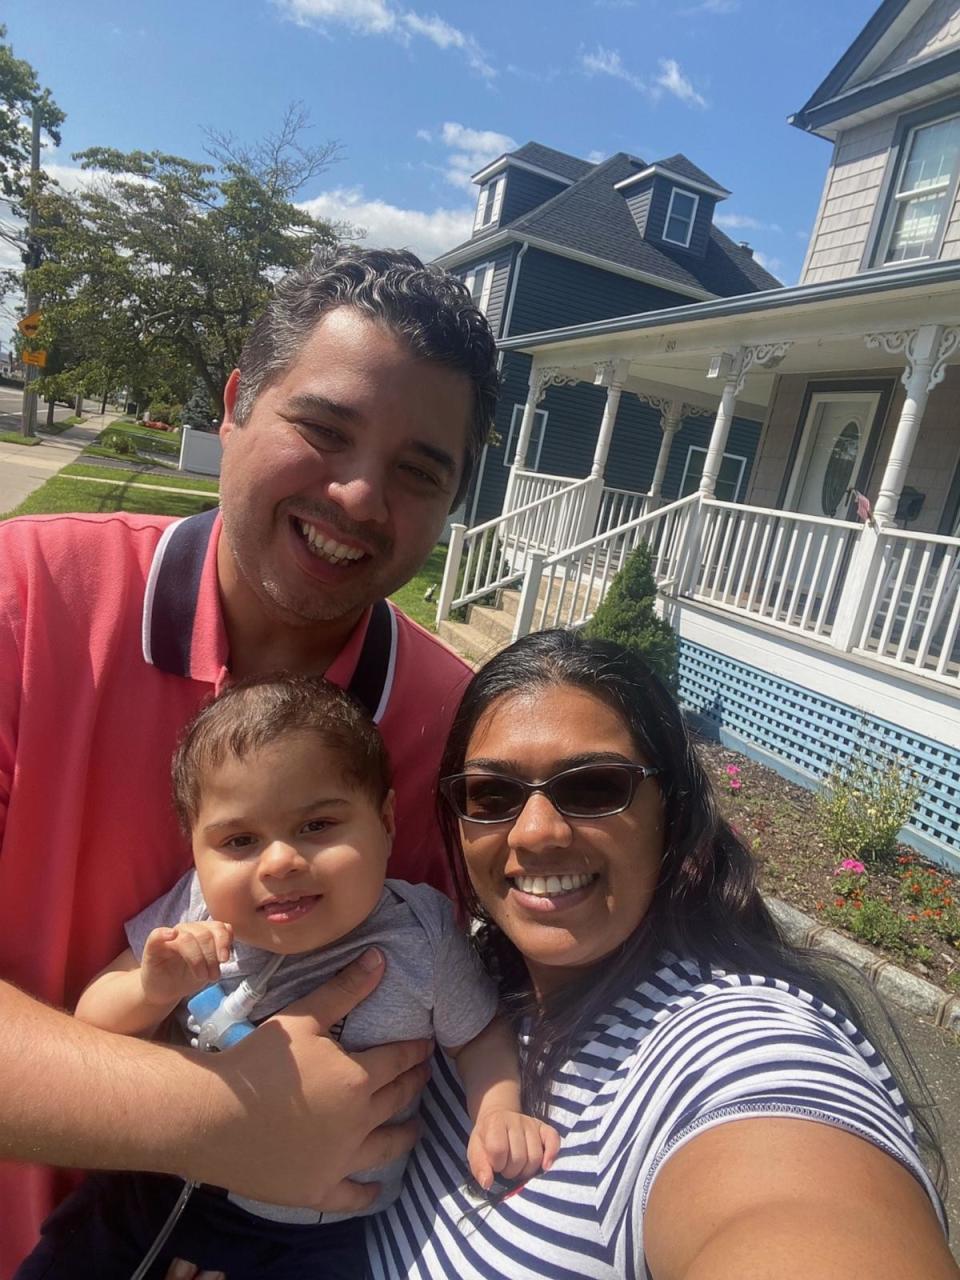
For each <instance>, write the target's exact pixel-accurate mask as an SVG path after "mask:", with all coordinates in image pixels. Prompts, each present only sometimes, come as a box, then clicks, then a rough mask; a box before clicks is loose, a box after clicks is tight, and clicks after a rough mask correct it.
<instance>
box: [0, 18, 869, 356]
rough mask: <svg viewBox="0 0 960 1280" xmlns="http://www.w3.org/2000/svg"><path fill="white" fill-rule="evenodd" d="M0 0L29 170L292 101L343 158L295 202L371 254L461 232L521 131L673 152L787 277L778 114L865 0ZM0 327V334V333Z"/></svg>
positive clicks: (809, 82)
mask: <svg viewBox="0 0 960 1280" xmlns="http://www.w3.org/2000/svg"><path fill="white" fill-rule="evenodd" d="M413 3H414V7H411V8H408V7H407V5H406V4H405V3H403V2H402V0H163V3H160V2H159V0H140V2H139V3H137V4H131V3H130V2H129V0H123V2H122V3H121V2H120V0H83V3H79V4H78V3H77V0H5V2H4V6H3V15H2V17H3V21H4V22H5V23H6V25H7V28H8V34H7V39H8V41H9V42H10V43H11V44H12V45H13V48H14V52H15V53H16V54H17V56H18V57H22V58H26V59H27V60H28V61H29V62H31V63H32V64H33V66H34V67H35V68H36V70H37V72H38V75H39V77H40V81H41V83H42V84H44V85H46V86H48V87H49V88H50V89H51V91H52V93H53V95H54V97H55V99H56V100H57V102H58V103H59V105H60V106H61V107H62V108H63V109H64V110H65V111H66V114H67V119H66V124H65V126H64V129H63V142H62V145H61V147H60V148H59V149H57V150H56V151H53V150H48V151H46V152H45V154H44V161H43V162H44V166H45V168H47V170H48V171H49V172H51V173H52V174H53V175H54V176H56V177H57V178H58V179H59V180H61V181H62V182H64V183H65V184H70V183H72V182H75V181H76V180H77V178H76V174H77V167H76V165H75V163H74V162H73V160H72V154H73V153H75V152H77V151H80V150H83V149H84V148H86V147H91V146H111V147H116V148H118V149H120V150H124V151H126V150H134V149H139V150H144V151H153V150H158V151H163V152H167V153H174V154H178V155H183V156H187V157H189V158H191V159H203V158H204V155H203V149H204V145H205V133H204V130H205V128H209V129H213V130H216V131H218V132H220V133H229V134H232V135H233V136H234V137H235V138H236V139H237V140H238V141H241V142H254V141H256V140H257V139H259V138H261V137H263V136H264V135H265V134H268V133H269V132H271V131H272V130H274V129H276V127H277V126H278V124H279V122H280V120H281V118H282V116H283V113H284V110H285V109H286V108H287V107H288V106H289V105H290V104H291V103H292V102H294V101H299V102H302V103H303V104H304V106H305V107H306V110H307V111H308V113H309V117H310V121H311V132H310V135H309V137H310V140H311V141H313V142H314V143H317V144H319V143H322V142H326V141H332V142H336V143H338V144H339V158H338V159H337V161H336V163H334V164H333V165H331V167H330V168H329V169H328V170H327V171H326V172H325V173H323V174H321V175H319V176H318V177H317V178H315V179H314V180H313V182H312V183H311V184H310V186H309V188H307V189H305V190H304V191H303V192H302V193H301V199H302V200H303V202H304V203H305V204H306V205H307V207H308V208H309V209H310V210H311V211H312V212H314V213H316V214H318V215H320V216H325V217H329V218H332V219H336V220H345V221H348V222H349V223H351V224H352V225H353V226H354V227H357V228H362V229H365V230H366V233H367V234H366V238H365V242H366V243H368V244H371V245H389V246H401V245H402V246H407V247H409V248H412V249H414V250H416V251H417V252H419V253H420V254H421V255H422V256H424V257H426V258H431V257H434V256H436V255H437V254H439V253H442V252H443V251H444V250H446V249H449V248H451V247H452V246H453V245H455V244H457V243H459V242H460V241H462V240H465V239H467V238H468V237H469V236H470V233H471V228H472V220H473V207H474V204H475V201H476V192H477V188H476V187H475V186H474V185H473V184H472V183H471V181H470V175H471V174H472V173H474V172H476V171H477V170H478V169H480V168H482V167H483V165H485V164H486V163H488V162H489V161H490V160H493V159H495V158H496V157H497V156H499V155H501V154H502V153H503V152H504V151H508V150H512V149H513V148H514V147H516V146H520V145H522V144H523V143H525V142H529V141H536V142H540V143H543V144H545V145H547V146H550V147H555V148H557V149H558V150H561V151H565V152H568V153H570V154H572V155H576V156H579V157H581V158H582V159H586V160H594V161H597V160H600V159H602V158H605V157H606V156H609V155H611V154H613V153H614V152H617V151H625V152H628V153H630V154H631V155H633V156H637V157H640V158H642V159H643V160H645V161H646V162H647V163H653V162H654V161H656V160H658V159H663V158H665V157H667V156H671V155H673V154H675V153H677V152H682V153H683V154H685V155H686V156H688V157H689V158H690V159H691V160H692V161H693V162H694V163H695V164H697V165H699V166H700V168H701V169H704V170H706V172H707V173H708V174H710V175H711V177H713V178H714V179H715V180H716V181H717V182H718V183H719V184H720V185H721V186H723V187H726V188H727V189H728V190H729V191H731V192H732V195H731V196H730V198H729V199H728V200H726V201H724V202H723V203H722V204H720V205H719V206H718V209H717V214H716V221H717V223H718V224H719V225H720V226H721V227H723V229H724V230H725V231H726V232H727V233H728V234H729V235H731V236H733V237H734V238H735V239H737V240H746V241H748V242H749V243H750V244H751V245H752V246H753V247H754V249H755V251H756V255H757V257H758V259H759V260H760V261H761V262H762V263H763V264H764V265H765V266H766V267H767V268H768V269H769V270H770V271H772V272H773V273H774V274H775V275H776V276H777V277H778V278H779V279H781V280H782V281H783V282H784V283H785V284H792V283H795V282H796V281H797V279H798V276H799V273H800V270H801V267H802V263H803V256H804V252H805V249H806V243H807V240H808V237H809V234H810V231H811V228H812V225H813V221H814V218H815V216H816V210H817V205H818V202H819V198H820V191H821V187H822V185H823V180H824V177H825V174H826V170H827V165H828V163H829V159H830V144H829V143H827V142H825V141H824V140H822V139H820V138H814V137H812V136H810V135H809V134H805V133H803V132H801V131H800V130H797V129H794V128H792V127H790V126H789V125H788V124H787V123H786V119H787V116H788V115H790V114H791V113H792V112H794V111H796V110H798V109H799V108H800V107H801V106H802V105H803V104H804V102H806V100H807V99H808V97H809V96H810V95H811V93H812V92H813V90H814V89H815V88H816V87H817V85H818V84H819V83H820V81H821V80H822V79H823V78H824V76H825V75H826V74H827V72H828V71H829V70H830V69H831V67H832V66H833V65H834V64H835V63H836V62H837V60H838V59H839V58H840V56H841V54H842V53H843V52H844V50H845V49H846V48H847V47H848V45H849V44H850V42H851V41H852V40H853V39H854V37H855V36H856V35H857V34H858V33H859V31H860V30H861V29H862V28H863V26H864V24H865V23H866V21H867V19H868V18H869V17H870V15H871V14H872V13H873V11H874V9H875V8H876V7H877V0H484V3H483V4H476V3H473V4H467V3H462V2H455V0H425V3H424V4H423V6H422V7H421V4H420V3H419V0H413ZM8 328H9V321H6V322H3V323H0V338H3V340H4V342H6V338H7V330H8Z"/></svg>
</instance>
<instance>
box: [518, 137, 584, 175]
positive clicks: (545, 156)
mask: <svg viewBox="0 0 960 1280" xmlns="http://www.w3.org/2000/svg"><path fill="white" fill-rule="evenodd" d="M507 155H508V157H512V158H513V159H515V160H526V161H527V163H528V164H535V165H537V166H538V167H539V168H541V169H548V170H549V171H550V172H551V173H557V174H559V175H560V177H561V178H570V179H571V180H572V181H574V182H576V181H577V180H578V179H580V178H582V177H584V175H585V174H588V173H589V172H590V170H591V169H593V168H594V167H595V166H594V165H592V164H590V162H589V161H587V160H579V159H578V158H577V157H576V156H570V155H567V153H566V152H565V151H554V149H553V148H552V147H544V146H541V144H540V143H539V142H525V143H524V144H523V146H522V147H518V148H517V150H516V151H509V152H508V153H507Z"/></svg>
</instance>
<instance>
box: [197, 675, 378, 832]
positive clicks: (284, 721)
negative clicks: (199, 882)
mask: <svg viewBox="0 0 960 1280" xmlns="http://www.w3.org/2000/svg"><path fill="white" fill-rule="evenodd" d="M303 732H308V733H315V734H316V735H317V737H318V738H319V739H320V741H321V742H322V744H323V745H324V746H325V747H327V748H328V749H329V750H331V751H335V752H336V753H337V755H338V756H339V757H340V766H341V769H342V776H343V778H344V779H345V780H346V781H348V782H350V783H352V784H353V785H355V786H357V787H359V788H360V789H361V790H363V791H367V792H368V793H369V795H370V798H371V800H373V801H374V802H375V803H376V804H378V805H379V804H382V803H383V801H384V799H385V797H386V794H387V792H388V791H389V790H390V761H389V758H388V756H387V749H386V747H385V746H384V743H383V739H382V738H381V737H380V734H379V732H378V731H377V728H376V725H375V724H374V723H373V721H372V720H371V719H370V717H369V715H367V713H366V711H365V710H364V709H363V707H361V706H360V704H359V703H358V702H356V701H355V700H354V699H353V698H352V697H351V696H350V695H349V694H348V693H345V692H344V690H343V689H340V688H339V687H338V686H337V685H335V684H331V683H330V681H329V680H325V679H324V678H323V677H322V676H293V675H286V674H284V673H280V674H277V675H271V676H253V677H251V678H250V679H248V680H240V681H238V682H237V683H236V684H233V685H230V686H229V687H228V688H227V689H225V690H224V691H223V693H221V694H220V696H219V697H218V698H215V699H214V700H213V701H212V702H210V703H208V704H207V705H206V706H205V707H204V708H203V710H202V711H201V712H200V713H199V715H197V716H196V717H195V718H194V719H193V720H192V721H191V723H190V724H189V725H187V728H186V729H185V730H184V734H183V737H182V738H181V740H180V745H179V746H178V747H177V750H176V754H175V755H174V757H173V801H174V804H175V806H176V810H177V816H178V817H179V819H180V822H181V824H182V825H183V828H184V830H185V831H187V832H188V833H189V832H190V830H191V829H192V827H193V825H194V823H195V822H196V820H197V814H198V813H199V811H200V801H201V797H202V794H203V780H204V777H205V776H206V774H207V773H208V771H209V770H210V769H215V768H217V767H218V766H219V765H221V764H222V763H223V762H224V760H226V759H227V758H228V757H229V756H233V757H234V758H235V759H237V760H243V759H244V757H246V756H247V755H249V754H250V753H251V752H254V751H260V750H262V749H263V748H264V747H266V746H269V745H270V744H271V743H274V742H277V741H278V740H279V739H280V738H282V737H284V736H285V735H286V734H288V733H303Z"/></svg>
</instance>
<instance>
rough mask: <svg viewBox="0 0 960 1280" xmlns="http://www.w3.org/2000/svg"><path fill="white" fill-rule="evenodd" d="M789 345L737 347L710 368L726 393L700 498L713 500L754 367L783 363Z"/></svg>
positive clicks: (722, 394)
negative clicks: (736, 408)
mask: <svg viewBox="0 0 960 1280" xmlns="http://www.w3.org/2000/svg"><path fill="white" fill-rule="evenodd" d="M791 345H792V344H791V343H789V342H761V343H758V345H757V346H755V347H737V349H736V350H735V351H724V352H722V353H721V354H720V355H718V356H714V358H713V361H712V363H711V365H710V369H709V372H708V373H707V377H708V378H722V379H723V391H722V393H721V395H720V407H719V408H718V409H717V416H716V418H715V419H714V421H713V431H712V433H711V435H710V444H709V446H708V447H707V456H706V459H705V460H704V464H703V474H702V475H701V477H700V497H701V498H712V497H713V496H714V494H715V493H716V489H717V476H718V475H719V474H720V464H721V462H722V461H723V451H724V449H725V448H726V446H727V437H728V436H729V435H730V427H731V424H732V423H733V411H734V406H735V404H736V401H737V396H738V395H739V394H740V392H741V391H742V390H743V384H744V382H745V381H746V377H747V374H748V373H749V372H750V370H751V369H752V368H753V367H754V366H759V367H760V368H766V369H772V368H774V367H775V366H776V365H778V364H779V363H780V361H781V360H782V359H783V357H784V356H785V355H786V354H787V352H788V351H789V349H790V347H791Z"/></svg>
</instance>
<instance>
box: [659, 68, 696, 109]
mask: <svg viewBox="0 0 960 1280" xmlns="http://www.w3.org/2000/svg"><path fill="white" fill-rule="evenodd" d="M656 83H657V85H658V86H659V87H660V88H661V89H665V90H666V92H667V93H672V94H673V96H674V97H675V98H679V99H680V101H681V102H686V103H687V104H688V105H689V106H693V107H705V106H706V105H707V100H706V98H704V97H702V96H701V95H700V94H699V93H697V91H696V89H694V87H693V85H692V83H691V82H690V80H689V79H688V78H687V77H686V76H685V75H684V74H683V72H682V71H681V70H680V64H679V63H678V62H677V60H676V59H675V58H661V59H660V74H659V75H658V76H657V79H656Z"/></svg>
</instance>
